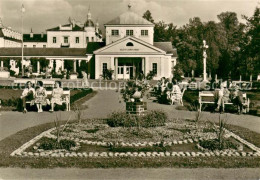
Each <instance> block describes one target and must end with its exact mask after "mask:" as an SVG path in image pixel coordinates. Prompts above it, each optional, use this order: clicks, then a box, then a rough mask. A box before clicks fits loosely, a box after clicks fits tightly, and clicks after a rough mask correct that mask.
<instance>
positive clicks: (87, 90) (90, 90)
mask: <svg viewBox="0 0 260 180" xmlns="http://www.w3.org/2000/svg"><path fill="white" fill-rule="evenodd" d="M92 92H93V89H86V90H81V91H80V92H79V93H77V94H75V95H73V96H71V97H70V102H71V104H72V103H74V102H75V101H77V100H79V99H81V98H83V97H84V96H86V95H87V94H90V93H92Z"/></svg>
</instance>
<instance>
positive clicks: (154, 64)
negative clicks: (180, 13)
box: [0, 7, 177, 80]
mask: <svg viewBox="0 0 260 180" xmlns="http://www.w3.org/2000/svg"><path fill="white" fill-rule="evenodd" d="M104 26H105V33H104V34H105V35H106V40H105V42H102V35H101V32H100V30H99V24H98V23H96V24H94V22H93V21H92V20H91V13H90V12H88V14H87V20H86V22H85V23H84V25H80V24H79V23H77V22H75V20H71V19H70V20H69V23H68V24H65V25H59V26H57V27H55V28H51V29H48V30H47V33H46V34H44V33H41V34H34V33H33V31H32V30H31V32H30V34H24V35H23V47H24V48H23V49H24V59H25V60H26V59H30V58H46V59H47V60H49V67H50V68H53V64H54V63H55V71H56V72H61V71H63V70H64V62H65V61H66V60H73V61H74V69H73V70H74V72H75V71H76V64H78V63H79V62H82V61H85V62H87V63H88V65H87V67H88V70H86V71H87V72H88V73H89V74H90V77H91V78H93V79H100V78H102V75H104V73H105V72H106V71H107V70H111V71H113V79H115V80H117V79H134V78H136V77H137V76H138V75H140V74H142V75H147V74H148V73H154V74H155V77H154V79H160V78H162V77H167V78H168V77H171V76H172V68H173V67H174V66H175V65H176V59H177V51H176V49H175V48H173V47H172V44H171V42H154V24H153V23H151V22H149V21H147V20H146V19H144V18H143V17H142V16H140V15H138V14H136V13H134V12H133V11H132V10H131V7H129V9H128V11H126V12H125V13H123V14H122V15H120V16H118V17H116V18H114V19H113V20H111V21H109V22H108V23H106V24H105V25H104ZM2 32H3V31H2ZM0 33H1V31H0ZM2 34H3V33H2ZM0 35H1V34H0ZM1 37H2V36H1ZM12 38H14V37H12ZM15 38H17V40H18V42H19V43H20V48H17V47H19V44H18V45H17V47H16V46H5V45H2V44H1V47H4V48H0V58H1V57H3V58H6V57H8V58H11V57H15V58H17V57H21V43H22V42H21V35H19V33H18V34H16V36H15ZM19 38H20V40H19ZM6 39H7V38H6ZM24 62H25V61H24ZM1 64H3V63H1ZM79 64H80V63H79Z"/></svg>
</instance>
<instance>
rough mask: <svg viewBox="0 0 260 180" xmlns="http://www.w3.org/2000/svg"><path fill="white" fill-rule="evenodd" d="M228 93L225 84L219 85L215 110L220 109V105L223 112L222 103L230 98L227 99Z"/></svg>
mask: <svg viewBox="0 0 260 180" xmlns="http://www.w3.org/2000/svg"><path fill="white" fill-rule="evenodd" d="M229 95H230V92H229V90H228V89H227V86H223V85H222V86H221V87H220V90H219V92H218V103H217V104H218V106H217V108H216V109H215V111H220V106H222V110H223V112H224V107H225V106H224V103H227V102H228V101H229V100H230V99H229Z"/></svg>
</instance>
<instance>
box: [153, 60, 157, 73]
mask: <svg viewBox="0 0 260 180" xmlns="http://www.w3.org/2000/svg"><path fill="white" fill-rule="evenodd" d="M153 73H154V74H157V63H153Z"/></svg>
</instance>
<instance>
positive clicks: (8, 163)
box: [0, 120, 260, 168]
mask: <svg viewBox="0 0 260 180" xmlns="http://www.w3.org/2000/svg"><path fill="white" fill-rule="evenodd" d="M85 122H88V123H87V124H88V125H87V127H89V128H88V129H86V130H88V134H95V133H98V131H100V130H96V129H95V130H93V126H95V124H102V123H104V120H86V121H82V124H84V123H85ZM64 123H65V122H63V124H64ZM77 124H78V122H72V124H71V125H73V126H71V127H74V128H75V126H77ZM82 124H81V125H80V127H83V125H82ZM89 124H91V125H89ZM52 127H54V125H53V123H48V124H44V125H39V126H36V127H32V128H28V129H25V130H23V131H20V132H18V133H16V134H14V135H12V136H10V137H8V138H6V139H4V140H2V141H1V142H0V156H1V159H0V166H1V167H22V168H28V167H30V168H55V167H79V168H116V167H133V168H138V167H187V168H198V167H212V168H240V167H251V168H253V167H260V158H259V157H232V158H230V157H221V156H220V157H216V156H214V157H212V156H211V157H113V158H104V157H85V158H80V157H63V158H56V157H11V156H10V154H11V153H12V152H13V151H14V150H15V149H17V148H19V147H20V146H21V145H22V144H24V143H26V142H28V141H29V140H31V139H32V138H34V137H35V136H37V135H38V134H40V133H41V132H43V131H46V130H47V129H49V128H52ZM166 127H167V126H166ZM181 128H182V126H179V127H177V129H179V130H180V129H181ZM72 129H73V128H72ZM80 129H81V128H78V130H80ZM82 129H84V128H82ZM110 129H112V128H110ZM229 129H230V130H231V131H232V132H235V133H236V134H237V135H239V136H241V137H243V138H244V139H246V140H248V141H249V142H251V143H253V144H255V145H257V146H259V145H260V143H259V139H260V134H257V133H255V132H252V131H250V130H248V129H245V128H241V127H237V126H229ZM175 131H178V130H175ZM175 131H174V132H175ZM69 132H72V131H71V129H70V130H67V133H69ZM179 132H180V133H185V131H179ZM206 132H207V131H206ZM78 134H80V133H78ZM78 137H79V136H78ZM111 140H112V139H111ZM139 140H140V141H141V140H142V137H135V141H139ZM38 143H40V141H39V142H38ZM149 148H150V149H149ZM151 148H152V149H151ZM31 150H32V149H31ZM151 150H152V151H160V152H161V151H185V150H191V151H195V152H196V151H198V150H197V149H196V148H195V147H194V145H193V144H192V143H190V144H183V145H176V146H170V147H167V146H156V147H155V146H153V147H127V146H126V147H120V146H112V147H103V146H96V145H86V144H84V145H82V146H81V147H80V149H78V151H82V152H83V151H84V152H104V151H107V152H126V151H127V152H129V151H135V152H139V151H142V152H145V151H151Z"/></svg>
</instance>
